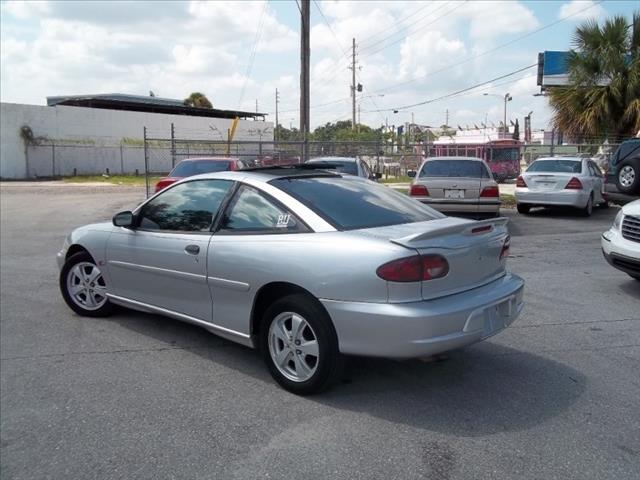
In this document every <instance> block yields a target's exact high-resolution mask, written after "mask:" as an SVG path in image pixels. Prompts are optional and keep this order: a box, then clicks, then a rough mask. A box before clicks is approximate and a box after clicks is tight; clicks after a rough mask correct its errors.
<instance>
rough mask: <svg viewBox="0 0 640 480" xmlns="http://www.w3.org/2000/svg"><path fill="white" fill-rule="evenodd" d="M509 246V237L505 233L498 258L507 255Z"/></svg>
mask: <svg viewBox="0 0 640 480" xmlns="http://www.w3.org/2000/svg"><path fill="white" fill-rule="evenodd" d="M510 247H511V237H510V236H509V235H507V238H505V239H504V243H503V244H502V250H500V260H502V259H503V258H507V257H508V256H509V248H510Z"/></svg>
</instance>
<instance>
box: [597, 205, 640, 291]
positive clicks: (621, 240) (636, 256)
mask: <svg viewBox="0 0 640 480" xmlns="http://www.w3.org/2000/svg"><path fill="white" fill-rule="evenodd" d="M602 253H603V254H604V258H605V259H606V260H607V262H609V264H610V265H611V266H612V267H614V268H617V269H618V270H622V271H623V272H625V273H628V274H629V275H631V276H632V277H633V278H635V279H636V280H640V200H636V201H634V202H631V203H627V204H626V205H625V206H624V207H622V208H621V209H620V211H619V212H618V215H616V218H615V220H614V221H613V225H612V226H611V228H610V229H609V230H607V231H606V232H604V233H603V234H602Z"/></svg>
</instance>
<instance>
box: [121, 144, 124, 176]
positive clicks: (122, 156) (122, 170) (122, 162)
mask: <svg viewBox="0 0 640 480" xmlns="http://www.w3.org/2000/svg"><path fill="white" fill-rule="evenodd" d="M123 153H124V152H123V151H122V140H120V173H121V174H123V175H124V155H123Z"/></svg>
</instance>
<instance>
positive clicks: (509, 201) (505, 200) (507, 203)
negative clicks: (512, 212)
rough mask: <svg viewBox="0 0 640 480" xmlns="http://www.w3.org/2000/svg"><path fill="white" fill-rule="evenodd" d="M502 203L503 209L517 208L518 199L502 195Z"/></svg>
mask: <svg viewBox="0 0 640 480" xmlns="http://www.w3.org/2000/svg"><path fill="white" fill-rule="evenodd" d="M500 201H501V202H502V208H516V197H515V196H513V195H507V194H504V193H503V194H502V195H500Z"/></svg>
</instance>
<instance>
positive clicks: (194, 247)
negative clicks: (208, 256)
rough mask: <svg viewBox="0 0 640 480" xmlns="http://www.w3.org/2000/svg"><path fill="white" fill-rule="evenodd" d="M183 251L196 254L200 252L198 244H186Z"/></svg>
mask: <svg viewBox="0 0 640 480" xmlns="http://www.w3.org/2000/svg"><path fill="white" fill-rule="evenodd" d="M184 251H185V252H186V253H188V254H189V255H198V254H199V253H200V247H199V246H198V245H187V246H186V247H184Z"/></svg>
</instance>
